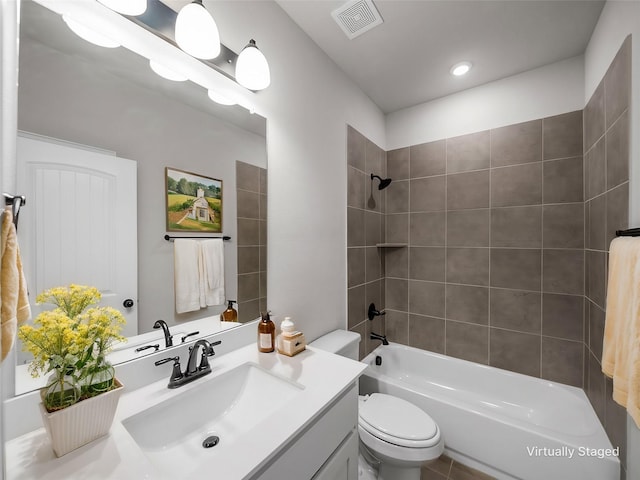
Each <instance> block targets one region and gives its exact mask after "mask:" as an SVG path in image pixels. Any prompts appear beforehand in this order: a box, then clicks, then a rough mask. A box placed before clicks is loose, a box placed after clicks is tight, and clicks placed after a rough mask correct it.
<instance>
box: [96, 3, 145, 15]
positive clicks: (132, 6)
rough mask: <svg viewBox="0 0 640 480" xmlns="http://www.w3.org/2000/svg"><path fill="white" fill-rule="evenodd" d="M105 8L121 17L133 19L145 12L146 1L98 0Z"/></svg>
mask: <svg viewBox="0 0 640 480" xmlns="http://www.w3.org/2000/svg"><path fill="white" fill-rule="evenodd" d="M98 2H100V3H101V4H103V5H104V6H105V7H107V8H110V9H111V10H113V11H114V12H118V13H121V14H123V15H130V16H132V17H135V16H137V15H142V14H143V13H144V12H145V11H146V10H147V0H98Z"/></svg>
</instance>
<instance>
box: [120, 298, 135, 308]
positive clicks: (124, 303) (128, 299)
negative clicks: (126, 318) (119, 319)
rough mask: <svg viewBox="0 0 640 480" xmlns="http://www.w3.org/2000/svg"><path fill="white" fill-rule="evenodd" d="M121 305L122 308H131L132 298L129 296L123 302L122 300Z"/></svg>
mask: <svg viewBox="0 0 640 480" xmlns="http://www.w3.org/2000/svg"><path fill="white" fill-rule="evenodd" d="M122 306H123V307H124V308H131V307H133V300H131V299H130V298H127V299H126V300H125V301H124V302H122Z"/></svg>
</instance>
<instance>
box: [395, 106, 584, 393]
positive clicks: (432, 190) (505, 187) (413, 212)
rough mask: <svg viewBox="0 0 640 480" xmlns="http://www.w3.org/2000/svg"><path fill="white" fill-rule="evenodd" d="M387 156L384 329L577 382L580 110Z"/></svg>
mask: <svg viewBox="0 0 640 480" xmlns="http://www.w3.org/2000/svg"><path fill="white" fill-rule="evenodd" d="M387 155H388V161H387V169H388V175H389V176H390V177H392V178H393V179H394V182H393V183H392V184H391V186H390V187H389V192H388V194H387V222H386V223H387V230H386V234H387V241H393V242H396V241H397V242H406V243H407V244H408V247H407V248H397V249H388V250H387V251H386V258H385V262H386V307H387V312H388V314H387V318H386V327H387V329H386V331H387V336H388V337H389V338H390V339H391V340H393V341H396V342H399V343H405V344H408V345H411V346H415V347H419V348H424V349H427V350H431V351H435V352H440V353H445V354H447V355H450V356H454V357H459V358H463V359H466V360H471V361H474V362H478V363H484V364H489V365H493V366H496V367H499V368H504V369H507V370H512V371H515V372H520V373H524V374H527V375H532V376H535V377H543V378H546V379H550V380H556V381H560V382H563V383H568V384H571V385H578V386H582V365H583V362H582V356H583V352H582V350H583V348H582V345H583V294H584V290H583V286H584V281H583V278H584V204H583V193H582V184H583V178H582V163H583V159H582V112H581V111H577V112H571V113H567V114H563V115H558V116H554V117H549V118H544V119H539V120H533V121H530V122H526V123H521V124H517V125H510V126H507V127H503V128H497V129H493V130H486V131H482V132H477V133H473V134H470V135H464V136H460V137H455V138H448V139H444V140H439V141H436V142H431V143H427V144H422V145H414V146H411V147H406V148H402V149H399V150H393V151H390V152H388V154H387Z"/></svg>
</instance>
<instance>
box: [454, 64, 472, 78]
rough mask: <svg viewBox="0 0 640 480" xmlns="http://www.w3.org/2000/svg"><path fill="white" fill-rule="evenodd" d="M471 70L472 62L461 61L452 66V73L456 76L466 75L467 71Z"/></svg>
mask: <svg viewBox="0 0 640 480" xmlns="http://www.w3.org/2000/svg"><path fill="white" fill-rule="evenodd" d="M469 70H471V62H460V63H456V64H455V65H454V66H453V67H451V70H450V72H451V75H454V76H456V77H460V76H462V75H465V74H466V73H467V72H469Z"/></svg>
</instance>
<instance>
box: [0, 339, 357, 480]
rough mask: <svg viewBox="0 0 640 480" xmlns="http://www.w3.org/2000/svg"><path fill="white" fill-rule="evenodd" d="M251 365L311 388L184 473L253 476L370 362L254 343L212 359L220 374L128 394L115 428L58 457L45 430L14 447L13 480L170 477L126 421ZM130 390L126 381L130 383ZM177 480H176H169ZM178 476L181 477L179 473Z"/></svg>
mask: <svg viewBox="0 0 640 480" xmlns="http://www.w3.org/2000/svg"><path fill="white" fill-rule="evenodd" d="M247 362H253V363H255V364H257V365H259V366H260V367H262V368H263V369H265V370H267V371H269V372H271V373H273V374H276V375H279V376H283V377H285V378H287V379H290V380H292V381H295V382H296V383H298V384H301V385H303V386H304V389H302V391H301V392H300V394H299V395H296V399H295V402H290V403H285V404H283V405H281V406H278V407H277V408H276V410H275V411H274V412H273V413H272V414H271V415H270V416H269V417H267V418H265V419H264V420H263V421H262V422H261V423H260V424H259V425H257V426H256V428H254V429H253V430H252V431H251V432H250V434H247V435H245V437H244V438H243V439H242V442H241V443H242V446H241V449H239V450H238V451H237V455H229V451H228V449H227V450H224V449H222V450H220V451H219V452H216V451H215V449H212V451H211V454H212V455H211V460H210V465H209V464H207V465H206V468H202V470H203V471H202V472H199V471H197V469H196V468H194V466H192V465H191V466H190V465H185V466H184V478H194V476H195V475H198V474H206V477H209V476H211V477H215V478H220V479H224V480H236V479H237V480H240V479H245V478H251V477H252V476H253V475H255V474H256V473H257V472H258V471H259V470H260V469H261V468H262V467H263V466H264V465H265V464H266V463H267V462H268V460H269V458H270V457H271V456H272V455H274V454H275V453H277V452H278V451H280V450H281V449H282V448H283V447H285V446H286V444H287V442H288V441H289V439H290V438H292V437H293V436H295V435H296V434H297V433H299V432H301V431H302V430H304V429H305V427H307V426H308V425H309V424H310V423H311V422H312V421H313V420H314V417H315V416H316V415H317V414H318V413H319V412H320V411H322V410H323V409H324V408H325V407H327V406H328V405H330V404H331V402H332V401H333V400H335V399H336V398H337V397H338V396H339V395H340V394H341V393H342V392H343V391H344V390H345V389H346V388H347V387H348V386H349V385H351V384H352V383H353V382H354V381H355V380H356V379H357V378H358V377H359V376H360V374H361V373H362V372H363V370H364V369H365V367H366V366H365V364H363V363H360V362H355V361H353V360H349V359H347V358H344V357H340V356H337V355H333V354H330V353H327V352H324V351H321V350H316V349H314V348H313V347H308V348H307V350H306V351H304V352H302V353H300V354H298V355H296V356H295V357H287V356H284V355H279V354H277V353H259V352H258V351H257V348H256V345H255V344H251V345H247V346H246V347H243V348H240V349H238V350H235V351H233V352H231V353H228V354H226V355H222V356H215V357H213V358H212V359H211V366H212V370H213V371H212V373H211V374H210V375H207V376H205V377H203V378H201V379H197V380H195V381H194V382H193V383H190V384H187V385H185V386H183V387H180V388H177V389H175V390H169V389H168V388H167V382H168V378H167V379H164V380H161V381H159V382H155V383H152V384H150V385H147V386H145V387H142V388H140V389H138V390H134V391H130V392H128V391H126V390H125V392H124V393H123V395H122V397H121V399H120V403H119V405H118V410H117V412H116V418H115V419H114V422H113V425H112V427H111V432H110V434H109V435H107V436H106V437H103V438H101V439H98V440H96V441H94V442H92V443H90V444H89V445H85V446H84V447H81V448H79V449H78V450H75V451H73V452H71V453H69V454H67V455H65V456H63V457H60V458H56V457H55V455H54V453H53V450H52V449H51V446H50V444H49V440H48V438H47V435H46V433H45V431H44V428H40V429H38V430H35V431H33V432H30V433H27V434H25V435H23V436H21V437H18V438H15V439H13V440H11V441H9V442H7V444H6V463H7V480H28V479H38V480H46V479H50V480H61V479H65V480H70V479H82V480H89V479H96V480H105V479H113V480H128V479H132V480H134V479H135V480H138V479H154V480H155V479H163V478H167V479H168V477H167V476H166V475H165V474H164V472H160V471H157V470H156V469H155V467H154V465H153V464H152V463H150V462H149V460H148V459H147V457H146V456H145V454H144V452H143V451H142V450H141V449H140V448H139V446H138V444H137V443H136V442H135V441H134V440H133V438H132V437H131V435H130V434H129V432H128V431H127V430H126V428H125V427H124V426H123V425H122V420H124V419H126V418H128V417H130V416H132V415H135V414H136V413H139V412H141V411H143V410H146V409H147V408H149V407H151V406H153V405H156V404H158V403H160V402H163V401H165V400H167V399H169V398H172V397H174V396H176V395H185V394H186V395H189V391H190V390H192V389H194V388H197V387H198V385H199V384H200V382H207V381H211V380H213V379H215V378H216V377H218V376H219V375H221V374H223V373H225V372H228V371H229V370H231V369H233V368H235V367H237V366H239V365H242V364H244V363H247ZM125 388H126V385H125ZM202 478H205V477H202ZM168 480H169V479H168ZM170 480H176V479H175V477H174V478H171V479H170Z"/></svg>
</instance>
